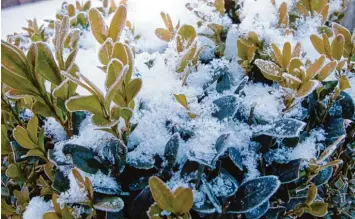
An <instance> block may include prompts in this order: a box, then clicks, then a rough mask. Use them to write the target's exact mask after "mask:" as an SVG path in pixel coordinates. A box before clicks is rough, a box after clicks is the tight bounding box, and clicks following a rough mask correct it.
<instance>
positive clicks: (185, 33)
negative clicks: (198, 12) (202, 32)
mask: <svg viewBox="0 0 355 219" xmlns="http://www.w3.org/2000/svg"><path fill="white" fill-rule="evenodd" d="M177 35H178V36H179V38H178V39H177V43H178V46H177V47H178V48H177V50H178V52H179V53H180V52H182V51H183V50H184V49H185V48H189V47H190V46H191V44H192V43H193V42H194V41H195V38H196V35H197V34H196V30H195V28H194V27H193V26H191V25H187V24H185V25H183V26H181V27H180V29H179V30H178V33H177Z"/></svg>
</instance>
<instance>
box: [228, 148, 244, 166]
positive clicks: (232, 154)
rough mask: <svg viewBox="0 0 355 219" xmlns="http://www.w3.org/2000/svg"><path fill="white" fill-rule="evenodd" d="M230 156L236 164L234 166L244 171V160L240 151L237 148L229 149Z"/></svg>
mask: <svg viewBox="0 0 355 219" xmlns="http://www.w3.org/2000/svg"><path fill="white" fill-rule="evenodd" d="M228 155H229V158H230V159H231V161H232V162H233V163H234V165H235V166H236V167H238V169H239V170H241V171H243V164H242V162H243V160H242V156H241V155H240V152H239V150H238V149H236V148H229V149H228Z"/></svg>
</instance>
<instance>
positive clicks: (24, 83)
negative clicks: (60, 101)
mask: <svg viewBox="0 0 355 219" xmlns="http://www.w3.org/2000/svg"><path fill="white" fill-rule="evenodd" d="M1 81H2V82H3V83H4V84H6V85H7V86H9V87H11V88H13V89H15V90H19V91H22V92H23V93H24V94H26V95H32V96H38V94H39V93H38V91H37V89H36V88H35V87H34V86H33V85H32V83H31V82H30V81H29V80H28V79H27V78H25V77H22V76H20V75H18V74H16V73H15V72H12V71H10V70H9V69H7V68H6V67H4V66H1Z"/></svg>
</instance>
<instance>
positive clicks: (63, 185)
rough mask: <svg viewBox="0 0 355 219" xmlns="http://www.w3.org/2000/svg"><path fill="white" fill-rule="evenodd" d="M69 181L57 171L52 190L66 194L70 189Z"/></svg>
mask: <svg viewBox="0 0 355 219" xmlns="http://www.w3.org/2000/svg"><path fill="white" fill-rule="evenodd" d="M69 183H70V182H69V179H68V177H67V176H64V174H63V173H62V172H61V171H60V170H56V171H55V173H54V177H53V182H52V188H53V189H54V190H56V191H58V192H65V191H67V190H68V189H69V188H70V185H69Z"/></svg>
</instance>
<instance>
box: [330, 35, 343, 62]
mask: <svg viewBox="0 0 355 219" xmlns="http://www.w3.org/2000/svg"><path fill="white" fill-rule="evenodd" d="M344 44H345V39H344V36H343V35H337V36H336V37H335V38H334V40H333V42H332V55H333V58H334V59H335V60H340V59H341V57H342V56H343V52H344Z"/></svg>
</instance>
